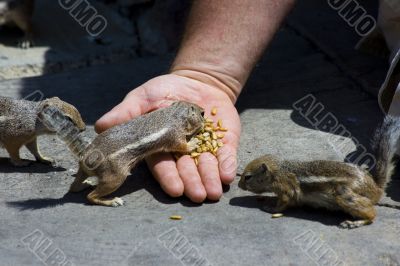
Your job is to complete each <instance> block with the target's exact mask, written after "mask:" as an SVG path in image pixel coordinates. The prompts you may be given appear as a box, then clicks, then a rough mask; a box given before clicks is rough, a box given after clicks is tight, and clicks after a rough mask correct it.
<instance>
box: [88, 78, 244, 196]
mask: <svg viewBox="0 0 400 266" xmlns="http://www.w3.org/2000/svg"><path fill="white" fill-rule="evenodd" d="M178 100H184V101H188V102H192V103H195V104H197V105H199V106H201V107H203V108H204V109H205V114H206V115H207V116H208V117H209V118H211V119H213V118H214V117H212V116H211V115H210V112H211V109H212V108H213V107H217V109H218V113H217V116H216V117H218V118H219V119H221V120H222V121H223V125H224V127H225V128H227V129H228V131H227V132H226V134H225V137H224V138H223V142H224V146H223V147H221V148H220V149H219V150H218V152H217V157H215V156H214V155H212V154H211V153H203V154H202V155H201V156H200V158H199V164H198V166H196V164H195V163H194V160H193V159H192V158H190V156H188V155H185V156H182V157H181V158H180V159H179V160H178V161H175V159H174V158H173V156H172V155H171V154H169V153H163V154H156V155H152V156H150V157H148V158H147V159H146V162H147V164H148V166H149V168H150V170H151V172H152V173H153V175H154V177H155V178H156V180H157V181H158V182H159V183H160V185H161V187H162V189H163V190H164V191H165V192H166V193H167V194H169V195H170V196H172V197H179V196H181V195H183V194H185V195H186V196H187V197H188V198H189V199H190V200H192V201H193V202H198V203H200V202H203V201H204V200H205V199H206V198H208V199H210V200H218V199H219V198H220V197H221V196H222V184H229V183H231V182H232V181H233V179H234V177H235V175H236V168H237V148H238V144H239V137H240V119H239V115H238V112H237V110H236V108H235V107H234V105H233V103H232V100H231V98H230V97H229V96H228V94H227V93H226V92H225V91H224V90H223V89H220V88H218V87H217V86H216V85H209V84H207V83H205V82H202V81H199V80H197V79H195V78H193V77H190V78H189V77H186V76H182V75H179V74H168V75H164V76H159V77H156V78H154V79H151V80H150V81H148V82H146V83H144V84H143V85H141V86H139V87H137V88H136V89H135V90H133V91H131V92H130V93H129V94H128V95H127V96H126V97H125V99H124V100H123V101H122V102H121V103H120V104H119V105H117V106H116V107H114V108H113V109H112V110H111V111H110V112H108V113H107V114H105V115H104V116H103V117H102V118H100V119H99V120H98V121H97V122H96V131H97V132H98V133H99V132H102V131H104V130H106V129H108V128H110V127H113V126H115V125H118V124H121V123H124V122H127V121H129V120H131V119H133V118H135V117H137V116H140V115H142V114H145V113H147V112H149V111H152V110H155V109H159V108H162V107H166V106H168V105H170V104H171V103H172V102H173V101H178Z"/></svg>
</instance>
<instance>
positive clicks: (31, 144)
mask: <svg viewBox="0 0 400 266" xmlns="http://www.w3.org/2000/svg"><path fill="white" fill-rule="evenodd" d="M49 109H57V110H58V111H59V112H60V113H62V114H63V116H64V117H65V119H66V120H68V121H69V122H70V123H71V124H73V125H74V127H75V128H76V129H77V130H78V131H79V132H81V131H84V130H85V129H86V125H85V123H84V122H83V120H82V117H81V115H80V113H79V112H78V110H77V109H76V108H75V107H74V106H73V105H71V104H69V103H67V102H64V101H62V100H60V99H59V98H57V97H53V98H49V99H45V100H43V101H39V102H34V101H27V100H17V99H12V98H8V97H1V96H0V147H4V148H5V149H6V150H7V152H8V153H9V155H10V158H11V163H12V164H13V165H15V166H27V165H29V164H30V162H29V161H24V160H22V159H21V158H20V155H19V150H20V149H21V147H22V146H26V148H27V149H28V150H29V151H30V152H31V153H32V154H33V155H34V156H35V159H36V161H38V162H41V163H46V164H52V163H53V162H54V161H53V160H52V159H51V158H47V157H45V156H43V155H42V154H41V152H40V150H39V146H38V143H37V137H38V136H40V135H47V134H56V133H57V132H56V131H55V130H52V129H50V128H48V127H47V126H46V125H45V124H44V121H43V119H42V117H43V115H44V113H45V112H46V111H47V110H49Z"/></svg>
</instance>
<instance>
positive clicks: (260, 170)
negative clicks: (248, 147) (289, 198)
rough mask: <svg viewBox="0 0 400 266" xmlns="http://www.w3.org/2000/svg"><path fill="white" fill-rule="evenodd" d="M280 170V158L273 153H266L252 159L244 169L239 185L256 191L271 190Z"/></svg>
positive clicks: (244, 188)
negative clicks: (276, 174)
mask: <svg viewBox="0 0 400 266" xmlns="http://www.w3.org/2000/svg"><path fill="white" fill-rule="evenodd" d="M277 170H278V159H277V158H276V157H275V156H273V155H265V156H262V157H260V158H257V159H255V160H253V161H251V162H250V163H249V164H248V165H247V166H246V168H245V169H244V171H243V174H242V176H241V178H240V181H239V187H240V188H241V189H243V190H248V191H251V192H254V193H264V192H271V190H270V187H271V183H272V182H273V181H274V180H275V178H274V177H275V173H276V171H277Z"/></svg>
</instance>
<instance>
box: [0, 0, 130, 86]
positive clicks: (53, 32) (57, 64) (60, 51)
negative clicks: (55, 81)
mask: <svg viewBox="0 0 400 266" xmlns="http://www.w3.org/2000/svg"><path fill="white" fill-rule="evenodd" d="M86 2H87V3H90V5H91V6H92V7H93V8H94V9H95V10H96V11H97V14H98V15H101V16H103V17H104V18H105V19H106V22H107V27H106V29H105V30H104V31H103V32H102V33H101V34H100V35H99V36H97V37H96V38H92V37H91V36H90V35H89V34H88V32H87V31H86V29H85V27H82V26H81V25H80V24H79V22H77V21H76V20H75V19H74V18H73V17H72V16H71V15H70V13H69V10H65V9H63V8H62V7H61V6H60V5H59V1H46V0H38V1H36V6H35V13H34V17H33V22H34V28H35V32H36V38H35V47H33V48H30V49H27V50H24V49H20V48H18V47H16V43H17V42H18V39H19V38H21V36H20V33H19V32H18V31H16V30H13V29H7V28H4V27H3V28H0V30H1V31H0V80H2V79H12V78H18V77H29V76H37V75H41V74H44V73H56V72H60V71H65V70H68V69H77V68H83V67H87V66H91V65H98V64H104V63H110V62H120V61H124V60H127V59H131V58H132V57H134V56H135V55H136V53H135V49H136V47H137V44H138V41H137V38H136V35H135V34H134V32H133V25H132V23H130V22H129V21H127V20H126V19H123V18H122V17H120V16H119V15H118V14H117V13H115V12H114V11H113V10H111V9H110V8H107V7H106V6H105V5H103V4H101V3H98V2H96V1H89V2H88V1H86Z"/></svg>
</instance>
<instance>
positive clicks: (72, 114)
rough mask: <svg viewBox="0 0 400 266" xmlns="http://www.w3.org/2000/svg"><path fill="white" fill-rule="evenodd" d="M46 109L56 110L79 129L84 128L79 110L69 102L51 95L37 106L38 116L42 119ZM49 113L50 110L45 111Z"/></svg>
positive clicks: (82, 129) (52, 111)
mask: <svg viewBox="0 0 400 266" xmlns="http://www.w3.org/2000/svg"><path fill="white" fill-rule="evenodd" d="M46 111H51V113H54V112H57V113H60V114H62V115H63V116H64V117H65V118H66V119H67V120H69V122H71V123H72V124H74V126H76V128H77V129H79V131H81V132H82V131H84V130H85V129H86V125H85V122H83V120H82V117H81V114H80V113H79V111H78V110H77V109H76V108H75V107H74V106H73V105H71V104H69V103H67V102H64V101H62V100H60V99H59V98H58V97H53V98H50V99H46V100H44V101H42V102H41V103H40V106H39V114H38V116H39V118H40V119H42V120H44V119H45V117H47V116H45V115H44V114H45V113H46ZM47 113H50V112H47Z"/></svg>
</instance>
